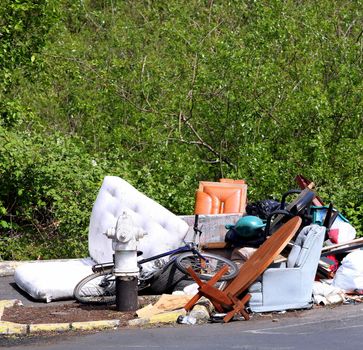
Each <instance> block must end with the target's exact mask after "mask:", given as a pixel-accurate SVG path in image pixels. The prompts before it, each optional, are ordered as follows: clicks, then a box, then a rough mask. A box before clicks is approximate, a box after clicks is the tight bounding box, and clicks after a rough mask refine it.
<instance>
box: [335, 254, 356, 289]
mask: <svg viewBox="0 0 363 350" xmlns="http://www.w3.org/2000/svg"><path fill="white" fill-rule="evenodd" d="M333 286H335V287H338V288H341V289H343V290H344V291H346V292H350V291H354V290H355V289H363V250H355V251H353V252H351V253H349V254H348V255H347V256H346V257H345V258H344V259H343V260H342V264H341V266H340V267H339V269H338V271H337V272H336V274H335V276H334V279H333Z"/></svg>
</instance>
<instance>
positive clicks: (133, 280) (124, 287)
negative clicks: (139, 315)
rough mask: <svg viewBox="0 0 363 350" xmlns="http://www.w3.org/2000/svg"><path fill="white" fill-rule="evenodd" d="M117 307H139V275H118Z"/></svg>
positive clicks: (123, 309) (127, 309) (127, 308)
mask: <svg viewBox="0 0 363 350" xmlns="http://www.w3.org/2000/svg"><path fill="white" fill-rule="evenodd" d="M116 309H117V310H118V311H135V310H137V309H138V299H137V277H135V276H132V277H116Z"/></svg>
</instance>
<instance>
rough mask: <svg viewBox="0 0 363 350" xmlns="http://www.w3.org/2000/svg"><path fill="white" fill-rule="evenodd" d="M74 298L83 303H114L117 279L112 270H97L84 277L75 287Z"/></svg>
mask: <svg viewBox="0 0 363 350" xmlns="http://www.w3.org/2000/svg"><path fill="white" fill-rule="evenodd" d="M73 294H74V298H75V299H76V300H77V301H79V302H80V303H82V304H114V303H115V302H116V279H115V276H114V275H113V274H112V271H111V270H108V271H102V272H96V273H93V274H92V275H89V276H87V277H85V278H84V279H82V280H81V281H80V282H79V283H78V284H77V285H76V287H75V288H74V292H73Z"/></svg>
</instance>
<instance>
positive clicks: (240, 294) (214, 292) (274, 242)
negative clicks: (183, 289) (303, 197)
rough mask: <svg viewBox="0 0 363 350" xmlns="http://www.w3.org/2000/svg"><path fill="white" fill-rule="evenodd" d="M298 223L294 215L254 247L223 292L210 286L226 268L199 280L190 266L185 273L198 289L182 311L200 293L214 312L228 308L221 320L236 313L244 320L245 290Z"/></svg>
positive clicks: (297, 227)
mask: <svg viewBox="0 0 363 350" xmlns="http://www.w3.org/2000/svg"><path fill="white" fill-rule="evenodd" d="M301 223H302V219H301V218H300V217H298V216H295V217H293V218H292V219H290V220H289V221H288V222H286V223H285V224H283V225H282V226H281V227H280V228H279V229H278V230H277V231H276V232H275V233H274V234H273V235H272V236H271V237H269V238H268V239H267V240H266V241H265V242H264V243H263V244H262V245H261V246H260V247H259V248H258V249H257V250H256V252H255V253H254V254H253V255H252V257H251V258H250V259H249V260H247V261H246V263H245V264H243V265H242V267H241V268H240V270H239V273H238V275H237V276H236V277H235V278H234V279H233V280H232V281H231V282H230V283H229V284H228V285H227V287H226V288H225V289H224V290H222V291H221V290H219V289H217V288H216V287H214V286H213V285H214V284H215V283H216V282H217V281H218V280H219V279H220V277H221V276H223V274H224V273H225V272H226V268H225V267H224V268H222V269H221V270H220V271H219V272H217V274H216V275H215V276H213V277H212V279H210V280H209V281H208V282H202V281H201V280H200V279H199V278H198V277H197V276H196V274H195V272H194V271H193V270H192V269H191V268H190V267H189V268H188V272H189V274H190V275H191V276H192V277H193V279H194V280H195V281H196V283H197V284H198V285H199V291H198V293H197V294H196V295H195V296H194V297H193V298H192V299H191V300H190V301H189V302H188V303H187V304H186V305H185V307H184V308H185V310H186V311H189V310H190V309H191V308H192V307H193V306H194V304H195V303H196V302H197V301H198V300H199V299H200V298H201V297H202V296H205V297H207V298H208V299H210V300H211V301H212V303H213V305H214V307H215V308H216V310H217V311H219V312H224V311H225V310H228V313H227V315H226V316H225V317H224V319H223V320H224V322H228V321H230V320H231V319H232V318H233V316H234V315H235V314H236V313H238V312H240V313H241V314H242V315H243V317H244V318H245V320H248V319H249V315H248V313H247V310H246V308H245V305H246V303H247V302H248V301H249V299H250V298H251V295H250V294H248V293H247V289H248V288H249V286H250V285H251V284H252V283H253V282H254V281H255V280H256V279H257V278H258V277H259V276H260V275H261V274H262V273H263V272H264V271H265V270H266V269H267V267H268V266H269V265H270V264H271V263H272V262H273V261H274V259H275V258H276V257H277V256H278V255H279V254H280V253H281V251H282V250H283V249H284V248H285V246H286V245H287V244H288V243H289V241H290V240H291V239H292V238H293V237H294V235H295V233H296V232H297V231H298V229H299V228H300V225H301Z"/></svg>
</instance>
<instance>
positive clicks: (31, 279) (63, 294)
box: [14, 258, 95, 303]
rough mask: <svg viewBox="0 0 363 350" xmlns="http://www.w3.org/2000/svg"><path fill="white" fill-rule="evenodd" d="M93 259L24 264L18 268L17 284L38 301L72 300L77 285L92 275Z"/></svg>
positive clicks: (15, 275) (15, 274)
mask: <svg viewBox="0 0 363 350" xmlns="http://www.w3.org/2000/svg"><path fill="white" fill-rule="evenodd" d="M94 264H95V261H94V260H93V259H91V258H85V259H75V260H67V261H45V262H43V261H42V262H41V261H40V262H30V263H24V264H22V265H20V266H19V267H18V268H16V270H15V273H14V280H15V282H16V284H17V285H18V286H19V287H20V288H21V289H22V290H24V291H25V292H27V293H28V294H29V295H30V296H32V297H33V298H34V299H36V300H42V301H45V302H47V303H49V302H51V301H53V300H59V299H72V298H73V290H74V288H75V286H76V285H77V283H78V282H79V281H80V280H81V279H83V278H84V277H86V276H88V275H90V274H91V273H92V265H94Z"/></svg>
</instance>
